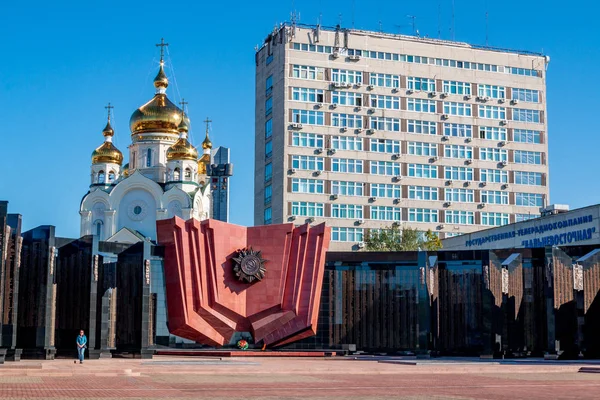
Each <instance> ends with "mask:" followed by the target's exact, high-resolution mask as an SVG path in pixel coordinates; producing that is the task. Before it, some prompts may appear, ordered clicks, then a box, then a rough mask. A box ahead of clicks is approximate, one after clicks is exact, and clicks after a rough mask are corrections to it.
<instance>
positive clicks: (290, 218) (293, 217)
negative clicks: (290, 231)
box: [288, 215, 296, 221]
mask: <svg viewBox="0 0 600 400" xmlns="http://www.w3.org/2000/svg"><path fill="white" fill-rule="evenodd" d="M288 219H289V220H290V221H295V220H296V216H295V215H290V217H289V218H288Z"/></svg>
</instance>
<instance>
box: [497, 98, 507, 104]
mask: <svg viewBox="0 0 600 400" xmlns="http://www.w3.org/2000/svg"><path fill="white" fill-rule="evenodd" d="M504 102H506V99H498V103H504Z"/></svg>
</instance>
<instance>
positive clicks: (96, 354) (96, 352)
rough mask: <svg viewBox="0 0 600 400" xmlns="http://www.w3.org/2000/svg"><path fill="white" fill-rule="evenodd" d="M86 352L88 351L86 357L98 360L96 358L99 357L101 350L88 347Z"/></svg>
mask: <svg viewBox="0 0 600 400" xmlns="http://www.w3.org/2000/svg"><path fill="white" fill-rule="evenodd" d="M87 353H88V358H89V359H90V360H98V359H100V354H101V353H102V350H96V349H88V351H87Z"/></svg>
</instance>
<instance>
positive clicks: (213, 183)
mask: <svg viewBox="0 0 600 400" xmlns="http://www.w3.org/2000/svg"><path fill="white" fill-rule="evenodd" d="M230 153H231V151H230V150H229V148H227V147H223V146H219V147H217V148H216V149H214V150H213V151H212V160H213V163H212V164H211V165H210V166H209V167H208V174H209V175H210V190H211V193H212V217H211V218H213V219H217V220H219V221H223V222H229V179H230V178H231V177H232V176H233V164H232V163H231V156H230Z"/></svg>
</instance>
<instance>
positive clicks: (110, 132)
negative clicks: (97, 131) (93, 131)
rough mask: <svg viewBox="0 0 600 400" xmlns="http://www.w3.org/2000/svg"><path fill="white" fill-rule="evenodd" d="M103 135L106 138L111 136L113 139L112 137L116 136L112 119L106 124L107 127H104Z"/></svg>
mask: <svg viewBox="0 0 600 400" xmlns="http://www.w3.org/2000/svg"><path fill="white" fill-rule="evenodd" d="M102 135H103V136H104V137H107V136H111V137H112V136H114V135H115V130H114V129H113V128H112V126H111V125H110V119H109V120H108V122H107V123H106V126H105V127H104V129H102Z"/></svg>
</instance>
